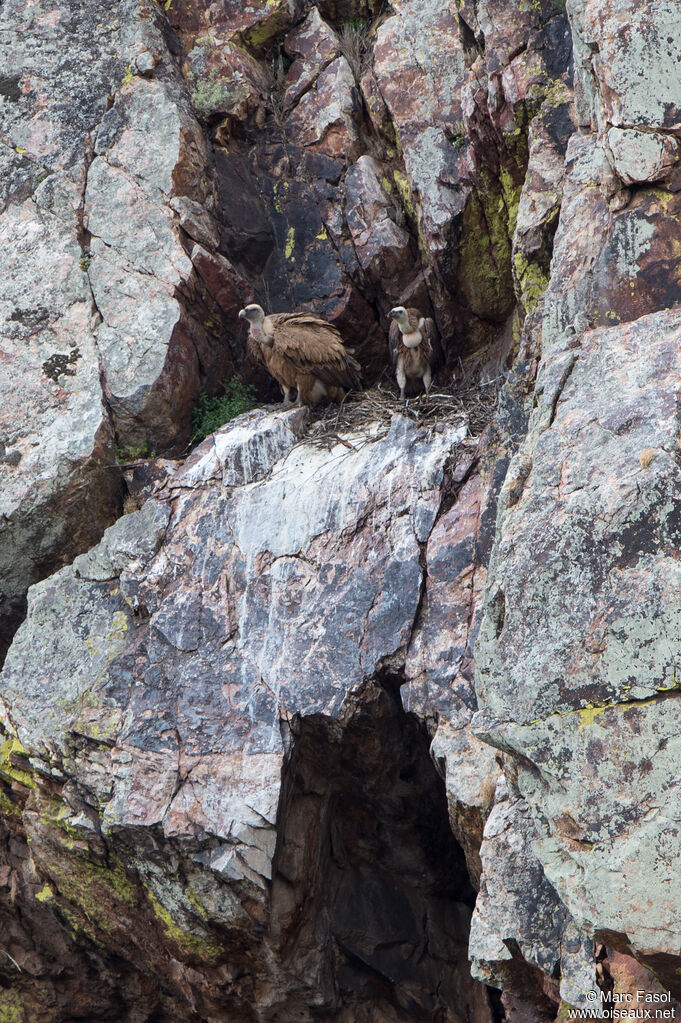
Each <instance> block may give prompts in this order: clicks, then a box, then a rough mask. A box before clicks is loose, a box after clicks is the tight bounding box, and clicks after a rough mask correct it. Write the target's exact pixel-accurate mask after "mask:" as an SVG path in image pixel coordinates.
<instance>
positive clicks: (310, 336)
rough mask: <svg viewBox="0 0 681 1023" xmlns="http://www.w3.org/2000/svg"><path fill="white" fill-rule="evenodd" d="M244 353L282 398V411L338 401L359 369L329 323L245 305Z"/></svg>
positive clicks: (355, 380) (352, 384) (355, 383)
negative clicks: (274, 383)
mask: <svg viewBox="0 0 681 1023" xmlns="http://www.w3.org/2000/svg"><path fill="white" fill-rule="evenodd" d="M239 317H240V318H241V319H243V320H246V321H247V322H248V326H249V333H248V349H249V352H250V354H251V355H252V356H253V357H254V358H255V359H257V360H258V361H259V362H261V363H263V365H264V366H265V367H266V369H267V370H268V372H269V373H270V374H271V375H272V376H273V377H274V379H275V380H276V381H277V383H278V384H279V386H280V387H281V389H282V392H283V394H284V405H285V406H288V405H291V404H293V402H294V401H296V402H297V404H298V405H315V404H316V403H317V402H322V401H342V400H343V398H344V396H345V392H346V391H349V390H353V389H354V390H356V389H358V388H359V386H360V380H359V378H360V372H361V366H360V365H359V363H358V362H356V361H355V359H353V357H352V356H351V355H350V353H349V352H348V350H347V349H346V348H345V346H344V344H343V339H342V338H341V336H340V334H339V333H338V331H337V330H336V328H335V327H332V326H331V324H330V323H326V322H325V321H324V320H320V319H319V317H318V316H313V315H312V314H311V313H272V314H271V315H270V316H266V315H265V312H264V310H263V308H262V306H259V305H247V306H246V308H245V309H242V310H241V311H240V312H239Z"/></svg>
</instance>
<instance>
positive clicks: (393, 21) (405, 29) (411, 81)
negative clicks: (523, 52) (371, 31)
mask: <svg viewBox="0 0 681 1023" xmlns="http://www.w3.org/2000/svg"><path fill="white" fill-rule="evenodd" d="M394 10H395V14H394V16H393V17H390V18H388V19H387V21H385V22H384V24H383V25H382V26H381V27H380V28H379V30H378V33H377V38H376V45H375V47H374V71H375V74H376V79H377V81H378V85H379V88H380V90H381V94H382V96H383V99H384V101H385V103H386V105H387V107H388V109H389V111H390V115H391V117H392V120H393V123H394V126H395V130H396V132H397V137H398V140H399V144H400V149H401V151H402V155H403V158H404V165H405V168H406V171H407V175H408V178H409V182H410V185H411V187H412V188H413V189H414V191H415V192H416V194H417V195H418V196H419V198H420V202H421V206H422V210H423V220H424V228H425V230H426V231H427V232H428V234H429V236H430V235H433V236H434V238H433V241H432V243H430V242H429V246H430V244H433V245H434V246H436V247H437V246H438V244H439V245H443V244H444V239H440V241H439V243H438V240H437V239H438V238H439V237H440V234H441V232H444V231H445V228H446V225H447V224H448V223H450V222H451V220H452V218H453V217H454V216H455V215H456V214H457V213H458V212H460V210H461V208H462V206H463V202H462V201H461V198H460V196H459V195H458V192H457V190H456V188H454V189H452V188H451V187H448V186H447V185H445V184H443V180H444V178H445V177H446V176H447V175H451V174H452V173H453V171H454V168H455V165H456V159H455V151H454V150H453V147H452V146H451V144H450V143H449V141H448V139H447V132H449V133H450V134H453V133H454V132H456V130H457V123H458V122H459V121H460V119H461V107H460V90H461V85H462V84H463V81H464V78H465V65H464V57H463V49H462V46H461V43H460V40H459V31H458V25H457V20H456V15H455V14H453V13H452V12H451V11H450V10H449V9H448V8H447V7H443V6H442V5H441V4H439V3H433V2H428V3H426V4H423V3H418V4H417V3H414V2H408V0H407V2H400V3H397V4H395V5H394Z"/></svg>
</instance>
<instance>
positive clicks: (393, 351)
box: [388, 320, 402, 366]
mask: <svg viewBox="0 0 681 1023" xmlns="http://www.w3.org/2000/svg"><path fill="white" fill-rule="evenodd" d="M401 338H402V331H401V330H400V328H399V326H398V323H397V321H396V320H391V321H390V330H389V331H388V347H389V348H390V358H391V359H392V363H393V366H395V365H397V349H398V348H399V346H400V340H401Z"/></svg>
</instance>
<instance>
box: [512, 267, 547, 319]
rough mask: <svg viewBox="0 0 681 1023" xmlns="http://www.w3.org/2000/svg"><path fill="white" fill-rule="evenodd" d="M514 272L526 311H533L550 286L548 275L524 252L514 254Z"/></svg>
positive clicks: (520, 297)
mask: <svg viewBox="0 0 681 1023" xmlns="http://www.w3.org/2000/svg"><path fill="white" fill-rule="evenodd" d="M513 272H514V276H515V279H516V282H517V291H518V299H519V301H520V302H521V304H522V306H523V309H524V310H525V313H526V314H527V313H531V312H532V310H533V309H534V307H535V306H536V304H537V302H538V301H539V299H540V298H541V297H542V295H543V294H544V292H545V291H546V289H547V287H548V284H549V279H548V276H547V274H546V273H545V272H544V271H543V270H542V268H541V267H540V266H539V265H538V264H537V263H531V262H530V261H529V260H528V258H527V256H525V255H524V254H523V253H522V252H516V253H514V255H513Z"/></svg>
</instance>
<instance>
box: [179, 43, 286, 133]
mask: <svg viewBox="0 0 681 1023" xmlns="http://www.w3.org/2000/svg"><path fill="white" fill-rule="evenodd" d="M184 70H185V77H186V78H187V80H188V81H189V82H190V83H191V100H192V105H193V107H194V110H195V111H196V113H197V114H198V115H199V117H202V118H203V119H204V120H208V121H210V120H211V119H214V118H215V117H217V116H220V115H221V116H222V117H226V118H227V119H228V123H231V122H232V121H234V122H239V121H245V120H246V119H247V118H248V117H249V116H251V115H252V114H255V113H257V111H258V110H259V109H261V110H263V112H264V107H265V105H266V104H267V102H268V96H269V91H270V88H271V86H270V85H269V83H268V80H267V76H266V74H265V71H264V69H263V66H262V64H260V63H259V62H258V61H257V60H255V58H254V57H252V56H251V55H250V54H249V53H248V52H247V51H246V50H245V49H244V48H243V46H239V45H237V44H236V43H232V42H227V41H223V40H222V39H221V38H220V35H219V34H218V33H216V31H215V29H214V28H213V27H211V29H210V30H209V34H208V35H201V36H200V37H199V38H198V39H197V40H196V43H195V45H194V46H193V48H192V49H191V50H190V51H189V53H188V54H187V59H186V62H185V68H184Z"/></svg>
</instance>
